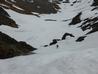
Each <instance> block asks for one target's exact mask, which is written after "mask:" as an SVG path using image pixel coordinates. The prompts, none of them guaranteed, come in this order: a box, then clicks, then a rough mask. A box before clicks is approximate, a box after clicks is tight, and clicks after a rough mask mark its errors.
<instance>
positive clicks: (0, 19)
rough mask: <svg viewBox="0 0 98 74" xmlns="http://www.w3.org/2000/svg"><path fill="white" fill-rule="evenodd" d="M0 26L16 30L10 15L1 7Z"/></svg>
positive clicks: (16, 26)
mask: <svg viewBox="0 0 98 74" xmlns="http://www.w3.org/2000/svg"><path fill="white" fill-rule="evenodd" d="M0 25H7V26H10V27H14V28H18V25H17V24H16V22H15V21H14V20H13V19H11V18H10V15H9V14H8V13H7V12H6V11H5V10H4V9H3V8H2V7H0Z"/></svg>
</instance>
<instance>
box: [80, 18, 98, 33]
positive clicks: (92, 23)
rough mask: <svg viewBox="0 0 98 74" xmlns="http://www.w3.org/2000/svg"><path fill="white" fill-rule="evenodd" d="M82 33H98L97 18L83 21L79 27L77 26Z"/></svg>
mask: <svg viewBox="0 0 98 74" xmlns="http://www.w3.org/2000/svg"><path fill="white" fill-rule="evenodd" d="M79 27H80V28H81V29H82V30H83V31H85V30H88V29H90V31H89V32H88V33H87V34H90V33H93V32H97V31H98V17H94V18H87V19H85V20H84V22H83V23H82V25H81V26H79Z"/></svg>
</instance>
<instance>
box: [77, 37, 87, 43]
mask: <svg viewBox="0 0 98 74" xmlns="http://www.w3.org/2000/svg"><path fill="white" fill-rule="evenodd" d="M85 37H87V36H81V37H79V38H78V39H77V40H76V42H81V41H83V40H84V39H85Z"/></svg>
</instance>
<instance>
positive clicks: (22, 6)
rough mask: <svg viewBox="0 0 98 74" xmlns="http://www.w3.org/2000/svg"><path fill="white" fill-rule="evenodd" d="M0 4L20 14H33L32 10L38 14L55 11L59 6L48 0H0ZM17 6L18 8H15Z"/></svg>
mask: <svg viewBox="0 0 98 74" xmlns="http://www.w3.org/2000/svg"><path fill="white" fill-rule="evenodd" d="M0 6H2V7H5V8H8V9H11V10H13V11H16V12H18V13H21V14H30V15H35V16H38V15H36V14H34V13H33V12H36V13H40V14H50V13H57V11H58V9H60V7H59V6H58V5H57V4H56V3H51V2H48V0H44V1H43V0H34V1H33V2H32V1H29V2H27V0H14V1H12V0H6V1H5V0H3V1H2V0H0ZM17 7H18V8H17Z"/></svg>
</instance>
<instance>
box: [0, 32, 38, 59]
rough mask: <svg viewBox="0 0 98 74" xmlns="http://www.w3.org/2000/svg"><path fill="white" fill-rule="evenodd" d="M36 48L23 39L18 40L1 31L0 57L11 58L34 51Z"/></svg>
mask: <svg viewBox="0 0 98 74" xmlns="http://www.w3.org/2000/svg"><path fill="white" fill-rule="evenodd" d="M34 50H36V48H34V47H32V46H30V45H28V44H27V43H25V42H23V41H20V42H18V41H16V40H15V39H13V38H11V37H9V36H8V35H6V34H4V33H2V32H0V59H6V58H11V57H14V56H19V55H27V54H30V53H32V51H34Z"/></svg>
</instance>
